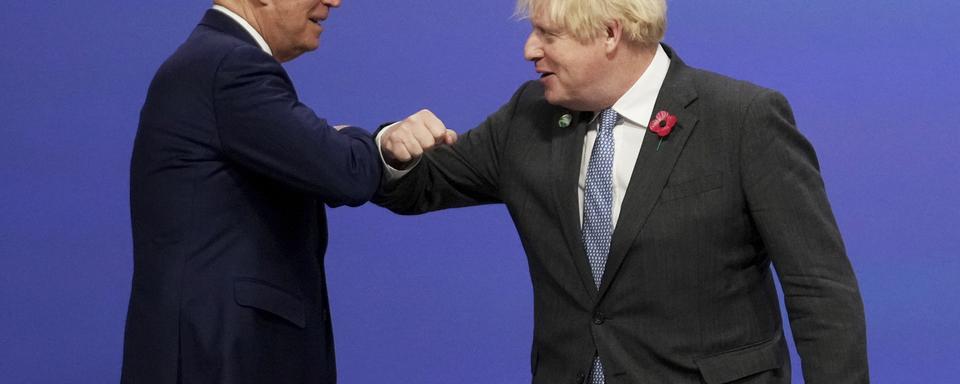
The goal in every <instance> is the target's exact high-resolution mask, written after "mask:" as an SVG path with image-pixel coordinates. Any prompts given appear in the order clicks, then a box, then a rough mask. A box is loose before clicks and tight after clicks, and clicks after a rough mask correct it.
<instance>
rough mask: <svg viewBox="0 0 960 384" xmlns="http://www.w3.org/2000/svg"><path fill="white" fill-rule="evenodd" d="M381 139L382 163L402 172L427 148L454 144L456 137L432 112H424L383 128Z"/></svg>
mask: <svg viewBox="0 0 960 384" xmlns="http://www.w3.org/2000/svg"><path fill="white" fill-rule="evenodd" d="M385 129H386V130H387V131H386V132H384V133H383V135H382V136H381V137H380V151H381V152H382V153H383V160H384V161H386V162H387V164H389V165H390V166H391V167H394V168H396V169H405V168H407V166H408V165H409V164H410V163H411V162H413V161H414V160H416V159H419V158H420V156H423V153H424V152H426V151H427V150H429V149H430V148H433V147H436V146H438V145H451V144H453V143H455V142H457V133H456V132H454V131H452V130H449V129H447V127H446V126H444V125H443V122H442V121H440V119H439V118H437V116H436V115H434V114H433V112H430V111H428V110H426V109H424V110H421V111H419V112H417V113H414V114H412V115H410V116H409V117H407V118H406V119H403V121H400V122H398V123H395V124H394V125H392V126H390V127H387V128H385Z"/></svg>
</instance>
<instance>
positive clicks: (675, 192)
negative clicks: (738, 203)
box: [660, 172, 723, 202]
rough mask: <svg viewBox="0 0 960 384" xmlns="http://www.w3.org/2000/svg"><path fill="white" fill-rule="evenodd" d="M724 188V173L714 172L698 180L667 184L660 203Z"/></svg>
mask: <svg viewBox="0 0 960 384" xmlns="http://www.w3.org/2000/svg"><path fill="white" fill-rule="evenodd" d="M721 186H723V173H722V172H714V173H711V174H709V175H706V176H703V177H699V178H696V179H692V180H690V179H687V180H680V181H677V182H672V183H670V184H667V186H666V187H665V188H664V189H663V193H662V194H661V195H660V201H661V202H665V201H671V200H676V199H682V198H684V197H688V196H693V195H697V194H700V193H704V192H707V191H712V190H714V189H718V188H720V187H721Z"/></svg>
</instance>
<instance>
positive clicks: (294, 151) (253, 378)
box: [122, 0, 382, 384]
mask: <svg viewBox="0 0 960 384" xmlns="http://www.w3.org/2000/svg"><path fill="white" fill-rule="evenodd" d="M339 5H340V0H218V1H216V2H215V5H214V9H211V10H209V11H207V13H206V14H205V15H204V17H203V19H202V21H201V22H200V24H199V25H198V26H197V28H196V29H195V30H194V31H193V33H192V34H191V35H190V37H189V38H188V39H187V41H186V42H185V43H184V44H183V45H182V46H180V48H179V49H178V50H177V51H176V52H175V53H174V54H173V55H172V56H171V57H170V58H169V59H168V60H167V61H166V62H164V63H163V65H162V66H161V67H160V69H159V70H158V71H157V74H156V77H155V78H154V79H153V82H152V83H151V84H150V89H149V91H148V94H147V98H146V102H145V104H144V106H143V110H142V112H141V119H140V126H139V129H138V131H137V138H136V142H135V144H134V150H133V158H132V162H131V167H130V207H131V213H132V219H133V220H132V221H133V239H134V274H133V288H132V292H131V297H130V307H129V313H128V315H127V324H126V334H125V340H124V353H123V372H122V382H124V383H138V384H140V383H170V384H174V383H334V382H335V381H336V374H335V366H334V350H333V337H332V334H331V325H330V314H329V309H328V308H329V307H328V302H327V292H326V286H325V278H324V263H323V260H324V250H325V248H326V244H327V228H326V218H325V214H324V205H329V206H340V205H351V206H356V205H360V204H363V203H364V202H366V201H367V200H368V199H369V198H370V197H371V196H372V195H373V194H374V192H375V191H376V190H377V187H378V186H379V183H380V177H381V167H382V163H381V160H380V157H379V155H378V152H377V148H376V146H375V145H374V143H373V141H372V140H371V138H370V137H369V134H368V133H367V132H365V131H363V130H361V129H358V128H353V127H345V128H340V129H338V128H334V127H331V126H330V125H328V124H327V122H326V121H325V120H323V119H321V118H319V117H317V116H316V115H315V114H314V113H313V111H311V110H310V109H309V108H307V107H306V106H305V105H303V104H301V103H300V101H299V100H298V99H297V95H296V93H295V91H294V88H293V85H292V84H291V82H290V79H289V78H288V77H287V74H286V72H285V71H284V69H283V67H282V66H281V65H280V63H281V62H285V61H289V60H292V59H294V58H296V57H297V56H299V55H300V54H302V53H304V52H307V51H311V50H314V49H316V48H317V46H318V44H319V36H320V33H321V32H322V30H323V27H322V26H321V24H320V22H321V21H323V20H325V19H326V18H327V16H328V15H329V12H330V8H336V7H338V6H339Z"/></svg>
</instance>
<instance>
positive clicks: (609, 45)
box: [604, 20, 623, 53]
mask: <svg viewBox="0 0 960 384" xmlns="http://www.w3.org/2000/svg"><path fill="white" fill-rule="evenodd" d="M621 40H623V24H621V23H620V20H610V21H609V22H607V23H606V31H605V35H604V46H605V48H606V51H607V53H611V52H613V51H614V50H615V49H616V48H617V46H619V45H620V41H621Z"/></svg>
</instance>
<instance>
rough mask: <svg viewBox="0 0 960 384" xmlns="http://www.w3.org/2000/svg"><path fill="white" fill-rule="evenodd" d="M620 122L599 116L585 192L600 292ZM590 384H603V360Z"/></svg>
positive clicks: (586, 229)
mask: <svg viewBox="0 0 960 384" xmlns="http://www.w3.org/2000/svg"><path fill="white" fill-rule="evenodd" d="M618 118H619V115H617V112H616V111H614V110H612V109H604V110H603V111H602V112H600V124H599V128H597V140H596V141H594V143H593V151H592V152H591V153H590V163H589V164H587V180H586V183H585V184H586V186H585V187H584V191H583V244H584V248H586V251H587V259H588V260H589V261H590V272H591V273H592V274H593V282H594V284H596V286H597V289H600V279H601V278H602V277H603V270H604V268H606V266H607V254H608V253H610V237H611V236H612V235H613V126H614V125H615V124H616V123H617V119H618ZM590 383H591V384H604V377H603V365H602V364H601V363H600V356H596V357H594V359H593V368H592V370H591V373H590Z"/></svg>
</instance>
